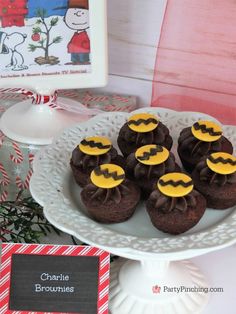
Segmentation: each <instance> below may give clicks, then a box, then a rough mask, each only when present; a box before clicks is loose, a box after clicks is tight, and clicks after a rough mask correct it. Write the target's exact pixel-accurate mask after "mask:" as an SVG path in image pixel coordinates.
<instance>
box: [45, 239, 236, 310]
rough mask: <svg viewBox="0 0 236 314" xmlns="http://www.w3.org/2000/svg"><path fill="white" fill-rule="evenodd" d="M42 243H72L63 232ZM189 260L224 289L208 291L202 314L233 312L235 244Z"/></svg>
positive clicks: (212, 284)
mask: <svg viewBox="0 0 236 314" xmlns="http://www.w3.org/2000/svg"><path fill="white" fill-rule="evenodd" d="M43 243H50V244H69V245H72V244H73V242H72V239H71V237H70V236H69V235H67V234H64V233H61V236H60V237H58V236H57V235H55V234H51V235H50V236H49V237H47V238H44V239H43ZM191 261H192V262H194V263H195V264H196V265H197V266H198V267H199V268H200V270H201V271H202V273H203V274H204V275H205V277H206V278H207V281H208V283H209V286H210V287H213V288H218V287H219V288H223V289H224V292H218V293H210V301H209V304H208V305H207V307H206V308H205V309H204V311H203V312H202V314H235V313H236V245H233V246H231V247H228V248H226V249H223V250H219V251H215V252H213V253H208V254H205V255H202V256H199V257H195V258H193V259H192V260H191ZM124 314H129V313H124ZM157 314H158V313H157ZM189 314H191V313H189Z"/></svg>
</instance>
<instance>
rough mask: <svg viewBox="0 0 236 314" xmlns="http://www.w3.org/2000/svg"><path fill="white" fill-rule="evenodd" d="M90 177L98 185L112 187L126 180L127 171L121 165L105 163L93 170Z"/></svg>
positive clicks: (106, 187)
mask: <svg viewBox="0 0 236 314" xmlns="http://www.w3.org/2000/svg"><path fill="white" fill-rule="evenodd" d="M90 178H91V181H92V183H93V184H94V185H96V186H97V187H99V188H102V189H112V188H114V187H116V186H118V185H120V184H121V183H122V182H123V181H124V179H125V172H124V170H123V169H122V168H121V167H120V166H117V165H114V164H103V165H101V166H99V167H97V168H95V169H94V170H93V171H92V173H91V175H90Z"/></svg>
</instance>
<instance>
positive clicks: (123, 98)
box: [112, 95, 129, 103]
mask: <svg viewBox="0 0 236 314" xmlns="http://www.w3.org/2000/svg"><path fill="white" fill-rule="evenodd" d="M112 98H113V99H114V100H118V101H120V102H123V103H128V102H129V98H127V97H122V96H119V95H113V96H112Z"/></svg>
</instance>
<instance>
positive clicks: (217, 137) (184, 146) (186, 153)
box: [178, 120, 233, 172]
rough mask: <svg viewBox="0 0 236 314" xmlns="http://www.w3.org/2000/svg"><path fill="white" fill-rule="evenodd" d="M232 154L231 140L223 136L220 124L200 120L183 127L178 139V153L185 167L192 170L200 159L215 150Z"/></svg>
mask: <svg viewBox="0 0 236 314" xmlns="http://www.w3.org/2000/svg"><path fill="white" fill-rule="evenodd" d="M221 151H222V152H226V153H229V154H232V152H233V146H232V144H231V142H230V141H229V140H228V139H227V138H226V137H224V136H223V131H222V128H221V126H220V125H218V124H217V123H215V122H212V121H205V120H200V121H198V122H196V123H194V124H193V126H192V127H187V128H185V129H183V130H182V131H181V133H180V137H179V140H178V154H179V157H180V159H181V161H182V164H183V166H184V168H185V169H186V170H187V171H189V172H192V171H193V169H194V167H195V166H196V164H197V163H198V162H199V160H200V159H201V158H202V157H204V156H208V155H210V154H211V153H214V152H221Z"/></svg>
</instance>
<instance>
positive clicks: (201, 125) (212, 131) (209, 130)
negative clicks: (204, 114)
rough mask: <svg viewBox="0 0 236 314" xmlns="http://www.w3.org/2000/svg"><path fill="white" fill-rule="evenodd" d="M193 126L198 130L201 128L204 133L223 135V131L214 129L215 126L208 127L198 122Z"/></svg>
mask: <svg viewBox="0 0 236 314" xmlns="http://www.w3.org/2000/svg"><path fill="white" fill-rule="evenodd" d="M193 127H194V129H195V130H196V131H198V130H201V131H202V133H208V134H210V135H211V136H218V135H222V132H221V131H219V132H216V131H214V129H213V128H207V126H206V125H205V124H199V123H198V122H196V123H194V125H193Z"/></svg>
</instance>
